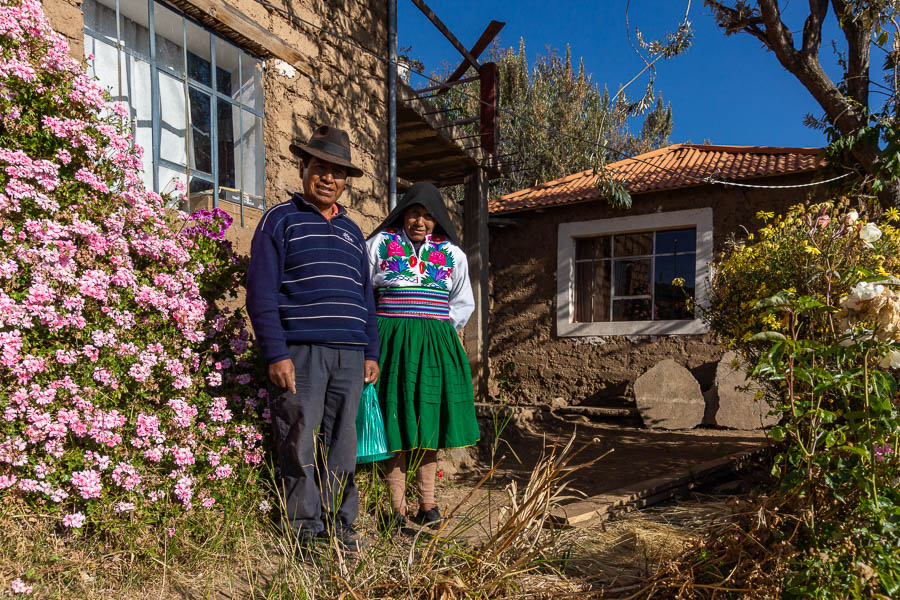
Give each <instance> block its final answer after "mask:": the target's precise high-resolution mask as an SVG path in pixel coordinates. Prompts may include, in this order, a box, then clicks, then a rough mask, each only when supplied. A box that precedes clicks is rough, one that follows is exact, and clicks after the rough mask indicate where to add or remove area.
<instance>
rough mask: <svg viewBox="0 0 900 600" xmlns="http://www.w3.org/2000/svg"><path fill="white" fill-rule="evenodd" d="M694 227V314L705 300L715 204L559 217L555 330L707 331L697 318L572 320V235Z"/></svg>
mask: <svg viewBox="0 0 900 600" xmlns="http://www.w3.org/2000/svg"><path fill="white" fill-rule="evenodd" d="M685 227H695V228H696V230H697V250H696V255H695V260H696V268H695V270H694V305H695V307H696V308H695V309H694V314H695V315H696V314H697V309H698V308H702V307H705V306H707V304H708V302H707V294H706V281H707V275H708V274H709V269H710V265H711V264H712V255H713V210H712V208H697V209H691V210H677V211H672V212H658V213H651V214H647V215H635V216H631V217H617V218H613V219H598V220H596V221H581V222H576V223H560V225H559V229H558V235H557V253H556V255H557V263H556V332H557V335H559V336H560V337H583V336H612V335H699V334H704V333H707V332H708V331H709V327H708V326H707V325H706V323H704V322H703V321H702V320H701V319H698V318H694V319H678V320H667V321H614V322H603V323H576V322H575V240H576V239H579V238H590V237H598V236H601V235H609V234H623V233H640V232H647V231H665V230H667V229H683V228H685Z"/></svg>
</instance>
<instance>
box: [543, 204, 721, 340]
mask: <svg viewBox="0 0 900 600" xmlns="http://www.w3.org/2000/svg"><path fill="white" fill-rule="evenodd" d="M711 260H712V209H709V208H706V209H699V210H685V211H676V212H669V213H655V214H650V215H641V216H634V217H622V218H616V219H604V220H599V221H587V222H581V223H563V224H561V225H560V226H559V265H558V270H557V331H558V333H559V335H561V336H585V335H641V334H647V335H661V334H663V335H665V334H696V333H704V332H705V331H706V327H705V325H704V324H703V323H702V322H701V321H699V320H698V319H696V318H695V316H694V314H693V312H692V310H691V309H692V308H693V307H694V306H696V305H700V306H702V305H704V304H705V301H706V290H705V287H704V285H705V284H704V282H705V280H706V274H707V270H708V265H709V263H710V261H711ZM679 280H683V283H681V281H679Z"/></svg>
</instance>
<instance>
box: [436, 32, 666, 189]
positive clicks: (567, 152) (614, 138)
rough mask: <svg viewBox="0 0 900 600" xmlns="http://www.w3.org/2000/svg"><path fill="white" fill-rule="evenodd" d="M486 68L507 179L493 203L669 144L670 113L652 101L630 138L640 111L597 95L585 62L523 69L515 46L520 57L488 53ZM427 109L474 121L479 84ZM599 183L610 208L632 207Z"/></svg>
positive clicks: (553, 56) (555, 61) (549, 58)
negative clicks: (494, 90) (492, 78)
mask: <svg viewBox="0 0 900 600" xmlns="http://www.w3.org/2000/svg"><path fill="white" fill-rule="evenodd" d="M489 60H491V61H493V62H495V63H496V64H497V66H498V70H499V82H498V96H499V98H500V107H499V108H500V110H499V111H498V116H497V118H498V129H499V144H498V150H497V154H498V155H499V156H500V157H501V158H500V160H501V163H502V164H503V170H504V174H505V177H504V178H502V179H499V180H497V181H495V182H492V189H491V195H492V196H500V195H503V194H506V193H509V192H513V191H516V190H519V189H523V188H526V187H530V186H533V185H536V184H539V183H543V182H545V181H550V180H552V179H556V178H558V177H562V176H564V175H569V174H571V173H576V172H578V171H583V170H586V169H597V170H598V173H601V174H602V168H603V166H604V165H605V164H607V163H609V162H614V161H616V160H620V159H622V158H625V157H628V156H632V155H634V154H639V153H642V152H646V151H648V150H652V149H654V148H657V147H660V146H662V145H665V144H666V143H668V138H669V134H670V133H671V132H672V108H671V105H666V104H663V102H662V100H661V99H659V100H657V102H656V104H655V105H654V106H653V108H652V110H650V111H649V112H648V113H647V115H646V116H645V119H644V122H643V124H642V127H641V130H640V132H639V134H637V135H635V134H634V133H632V132H631V131H630V129H629V118H630V117H631V116H633V115H634V114H636V113H637V112H643V108H641V109H638V108H636V107H635V106H634V104H635V103H634V102H632V101H631V100H630V99H629V98H628V97H627V96H626V95H625V94H624V93H623V92H621V91H620V93H618V94H616V95H614V96H611V95H610V93H609V91H608V90H607V89H605V88H603V89H601V88H600V86H599V85H598V84H597V83H595V82H594V81H593V80H592V78H591V75H590V74H589V73H585V70H584V63H583V62H582V63H579V65H578V68H577V69H575V68H574V67H573V65H572V56H571V52H570V51H569V50H568V49H566V54H565V56H560V55H559V54H557V53H556V52H554V51H550V52H548V53H547V54H544V55H539V56H538V57H537V59H536V60H535V61H534V63H533V64H532V65H531V66H529V65H528V60H527V58H526V53H525V42H524V40H521V41H520V43H519V48H518V50H516V49H513V48H508V49H497V48H494V49H492V50H491V55H490V57H489ZM431 101H432V102H434V103H435V104H437V105H438V107H439V108H441V109H447V110H448V112H447V113H446V114H447V116H448V117H449V118H451V119H453V120H457V119H465V118H467V117H470V116H472V115H478V114H479V108H480V107H479V87H478V83H477V82H472V83H469V84H464V85H462V86H457V87H455V88H453V89H451V90H450V91H449V92H448V93H447V94H445V95H442V96H436V97H434V98H432V99H431ZM651 105H652V102H651ZM644 108H650V107H649V106H647V107H644ZM466 133H467V134H471V135H475V134H477V133H478V125H477V124H475V125H470V126H469V127H468V129H466ZM599 181H600V182H601V183H603V184H605V185H606V186H607V187H609V190H608V193H609V194H610V198H611V203H612V204H614V205H622V206H630V205H631V198H630V197H629V196H628V194H627V192H625V191H624V187H623V186H622V185H621V183H619V185H618V186H617V185H615V183H613V182H612V181H613V180H611V179H610V178H609V177H601V178H600V179H599Z"/></svg>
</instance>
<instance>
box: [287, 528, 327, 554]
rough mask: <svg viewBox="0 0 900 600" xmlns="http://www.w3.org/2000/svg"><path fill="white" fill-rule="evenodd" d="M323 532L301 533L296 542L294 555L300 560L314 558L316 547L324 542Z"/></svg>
mask: <svg viewBox="0 0 900 600" xmlns="http://www.w3.org/2000/svg"><path fill="white" fill-rule="evenodd" d="M324 539H325V538H324V535H323V532H319V533H313V532H311V531H300V532H298V533H297V538H296V539H295V540H294V555H295V556H296V557H297V558H299V559H300V560H303V561H306V560H310V559H311V558H312V555H313V554H314V552H315V546H316V544H318V543H319V542H321V541H322V540H324Z"/></svg>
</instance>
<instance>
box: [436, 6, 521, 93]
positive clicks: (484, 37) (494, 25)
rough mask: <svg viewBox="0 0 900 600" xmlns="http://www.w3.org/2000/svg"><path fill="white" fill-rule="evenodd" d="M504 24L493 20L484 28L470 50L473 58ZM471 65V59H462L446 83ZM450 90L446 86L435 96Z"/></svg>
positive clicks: (476, 56)
mask: <svg viewBox="0 0 900 600" xmlns="http://www.w3.org/2000/svg"><path fill="white" fill-rule="evenodd" d="M504 25H506V23H501V22H500V21H491V22H490V24H489V25H488V26H487V28H486V29H485V30H484V33H482V34H481V37H480V38H478V41H477V42H475V45H474V46H472V48H471V49H470V50H469V54H471V55H472V57H473V58H478V57H479V56H480V55H481V53H482V52H484V49H485V48H487V47H488V44H490V43H491V42H493V41H494V38H495V37H497V34H498V33H500V30H501V29H503V26H504ZM470 66H472V65H470V64H469V61H467V60H464V61H462V63H460V65H459V66H458V67H456V70H455V71H453V73H451V74H450V77H448V78H447V81H446V82H445V83H451V82H454V81H456V80H457V79H459V78H460V77H462V76H463V75H465V74H466V71H468V70H469V67H470ZM476 79H477V78H476ZM449 90H450V88H444V89H442V90H441V91H439V92H438V93H437V94H435V96H440V95H441V94H446V93H447V92H448V91H449ZM420 92H421V90H420Z"/></svg>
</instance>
